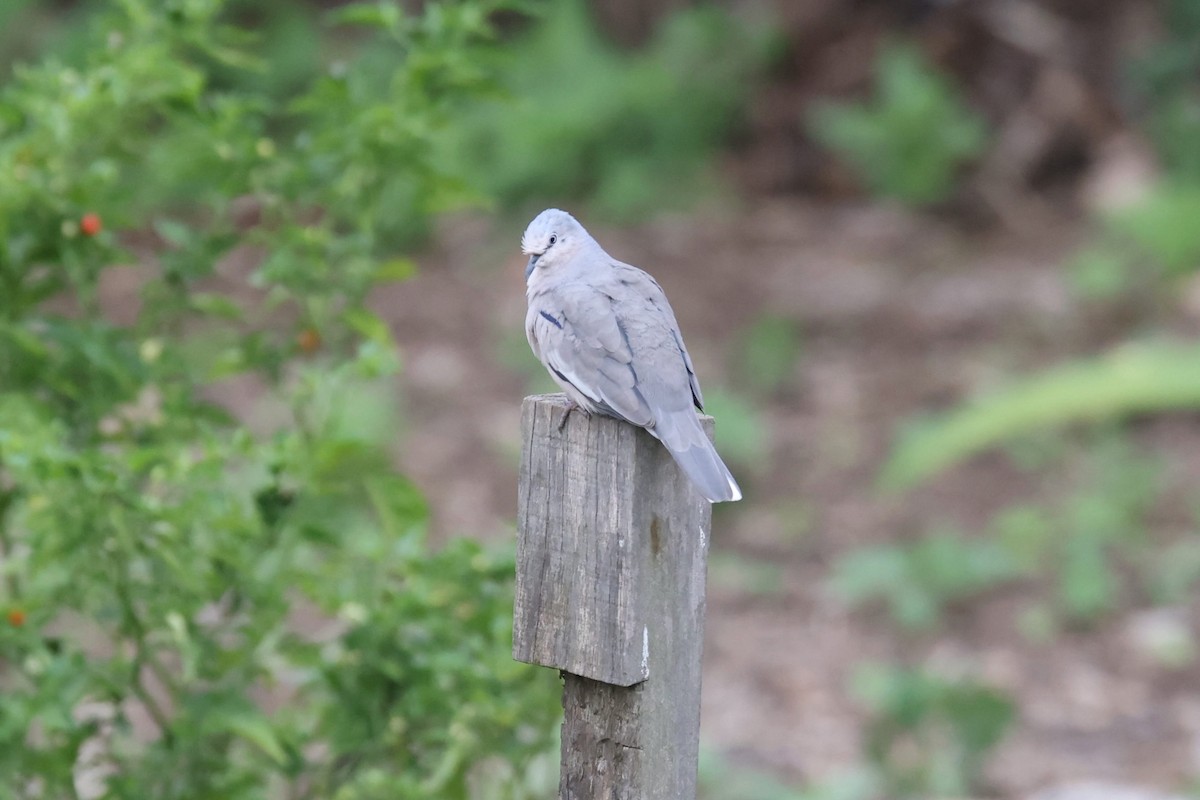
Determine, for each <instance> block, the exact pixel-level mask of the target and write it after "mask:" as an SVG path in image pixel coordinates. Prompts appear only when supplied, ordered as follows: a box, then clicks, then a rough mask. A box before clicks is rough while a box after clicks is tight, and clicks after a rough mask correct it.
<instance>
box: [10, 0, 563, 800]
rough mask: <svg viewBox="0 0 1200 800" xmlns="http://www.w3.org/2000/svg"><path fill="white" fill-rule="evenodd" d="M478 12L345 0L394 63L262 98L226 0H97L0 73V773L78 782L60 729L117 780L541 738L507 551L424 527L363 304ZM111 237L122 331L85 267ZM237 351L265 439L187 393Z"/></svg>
mask: <svg viewBox="0 0 1200 800" xmlns="http://www.w3.org/2000/svg"><path fill="white" fill-rule="evenodd" d="M489 7H490V5H489V4H488V3H486V2H482V1H481V2H474V1H473V0H464V2H461V3H454V4H441V5H436V6H430V7H429V9H428V10H427V12H426V13H425V14H424V15H422V16H408V15H406V14H403V13H402V12H400V11H399V9H398V7H396V6H392V5H390V4H386V3H385V4H357V5H351V6H347V7H345V8H344V9H343V10H342V12H341V15H342V16H341V18H342V19H343V20H346V19H350V18H353V19H355V20H357V21H358V22H359V23H361V24H363V25H365V26H366V29H368V30H370V31H374V33H373V34H372V36H373V37H374V38H371V39H370V41H371V42H372V44H370V45H364V46H365V47H367V49H366V50H365V51H364V52H367V53H373V52H379V51H382V52H387V53H390V55H389V58H388V59H387V60H385V62H386V64H388V66H387V68H386V69H382V70H380V69H379V68H378V65H379V63H381V62H379V61H377V60H373V59H374V58H375V56H371V57H370V58H368V57H366V56H364V57H363V58H350V59H348V60H347V61H346V62H345V63H344V64H343V65H342V66H341V67H340V68H339V69H338V70H335V71H332V72H327V73H323V74H320V75H317V76H315V77H314V78H313V79H312V80H311V81H308V82H306V83H303V85H301V86H300V87H299V89H298V90H297V91H296V92H295V93H294V94H291V95H289V96H287V97H286V98H284V100H278V99H277V98H276V97H275V96H274V95H273V94H272V93H278V92H287V91H288V90H287V89H286V88H281V87H286V86H287V81H276V80H264V81H261V82H257V81H254V80H245V81H231V80H228V77H229V75H231V74H239V73H242V72H248V71H258V72H259V73H261V72H262V71H267V70H270V69H271V68H272V66H271V64H270V63H268V62H264V61H261V60H259V59H258V58H257V56H256V53H255V49H254V46H255V42H254V40H253V39H252V37H250V35H249V34H248V33H247V32H246V31H244V30H241V29H238V28H236V27H233V26H232V25H230V24H229V23H228V22H227V19H228V18H227V16H226V15H225V9H224V6H223V4H222V3H221V2H219V1H218V0H188V2H168V3H160V2H157V0H119V2H114V3H111V4H108V5H106V6H105V7H104V9H103V11H102V12H100V13H99V14H98V16H97V17H96V24H95V26H94V27H92V28H90V29H89V32H88V34H87V38H86V46H85V47H83V48H81V49H80V51H79V53H78V55H77V56H76V57H73V60H72V61H71V62H70V63H64V62H62V61H59V60H56V59H47V60H44V61H43V62H42V63H39V64H36V65H26V66H21V67H18V68H17V69H16V70H15V72H14V77H13V79H12V80H11V82H9V83H8V84H7V85H5V86H3V88H0V611H3V612H4V617H3V618H2V619H0V674H2V675H3V690H4V696H5V702H4V703H3V704H2V705H0V794H3V796H5V797H13V798H18V799H19V798H26V797H30V798H31V797H39V798H71V797H74V796H75V785H74V783H75V776H74V772H75V770H76V768H77V767H79V766H83V765H82V764H81V763H80V759H81V756H82V754H83V751H84V746H85V743H94V744H95V745H97V746H98V747H99V751H98V752H99V753H100V755H99V756H97V757H96V758H97V764H96V765H97V766H98V767H99V768H100V771H101V772H102V773H104V776H103V777H98V778H97V779H98V780H101V781H103V783H104V784H105V785H106V786H107V794H106V795H105V796H106V797H113V798H138V800H142V799H143V798H181V799H182V798H187V799H188V800H197V799H202V798H214V800H215V799H216V798H220V799H221V800H237V798H260V797H264V796H276V795H278V796H289V797H294V798H309V797H312V798H316V797H323V798H324V797H330V798H337V799H338V800H352V799H357V798H361V799H363V800H366V799H367V798H384V797H386V798H405V797H412V798H418V797H421V798H424V797H441V798H466V797H469V796H472V791H473V790H472V788H471V787H472V785H473V782H474V783H478V776H479V774H480V772H481V770H490V771H489V773H488V774H493V775H499V776H500V777H499V778H498V779H497V780H494V781H492V782H491V783H492V787H491V791H492V792H493V793H492V794H491V795H490V796H492V797H501V796H504V797H513V798H517V797H525V796H527V794H526V792H525V788H524V785H525V779H524V776H523V774H522V770H518V769H512V768H509V769H507V770H497V769H496V768H494V767H489V765H492V764H495V763H496V761H497V759H499V760H500V761H501V762H503V763H508V764H522V763H524V762H526V761H528V760H529V759H530V758H532V757H534V756H535V755H536V754H538V753H541V752H543V751H545V749H546V748H547V747H549V746H551V738H552V734H551V728H552V725H553V720H554V716H555V710H556V707H557V702H556V698H555V686H554V681H553V679H552V678H550V679H547V678H546V676H542V675H538V674H537V673H536V672H535V671H534V670H529V669H525V668H523V667H520V666H519V665H515V664H513V663H512V661H511V659H510V657H509V648H510V643H509V641H508V640H509V637H510V632H509V630H510V629H509V625H510V613H511V597H510V591H511V589H510V585H509V581H510V576H511V573H512V568H513V567H512V562H511V557H510V556H507V555H496V554H489V553H487V552H485V551H483V550H481V549H480V548H479V547H478V546H477V545H473V544H468V543H464V542H456V543H452V544H450V545H448V546H446V547H445V548H444V549H441V550H434V549H433V548H431V547H430V546H429V545H428V544H427V543H426V542H425V539H424V528H425V525H426V522H427V517H428V512H427V509H426V508H425V504H424V501H423V499H422V498H421V496H420V494H419V493H418V492H417V490H416V489H415V488H414V487H413V486H412V485H411V484H410V483H409V482H408V481H407V480H405V479H404V478H403V477H401V476H399V475H397V474H396V473H395V472H394V471H393V469H392V467H391V464H390V462H391V454H390V453H389V452H388V451H387V442H388V441H389V437H390V436H391V434H392V433H393V431H394V430H395V426H396V424H397V420H396V419H395V411H394V408H395V404H394V400H393V392H392V388H391V380H392V377H391V376H393V375H394V374H395V372H396V370H397V368H398V357H397V354H396V352H395V348H394V346H393V344H392V342H391V338H390V335H389V333H388V329H387V326H386V325H385V324H384V323H383V322H382V321H380V320H378V319H376V318H375V317H373V316H372V315H371V314H370V313H369V312H368V311H367V310H366V309H365V308H364V305H363V301H364V298H365V297H366V294H367V292H368V291H369V290H370V289H371V288H372V287H373V286H374V285H376V284H377V283H379V282H380V281H384V280H393V279H396V278H398V277H402V276H403V275H404V274H406V273H407V272H408V271H409V270H408V265H407V262H405V261H403V260H398V259H397V258H396V256H395V247H396V245H397V243H398V242H399V241H402V240H403V236H404V234H405V231H406V230H407V228H408V227H409V226H410V225H411V224H413V221H414V220H416V219H420V218H422V215H424V214H426V213H428V212H430V211H431V210H434V209H435V208H436V207H438V206H439V205H440V204H442V203H446V202H451V201H452V199H453V198H455V197H457V196H459V190H458V185H459V181H458V180H457V179H456V178H455V177H454V176H453V175H447V174H445V173H444V172H443V171H440V170H439V169H437V168H436V167H435V165H434V164H433V158H432V150H433V148H432V143H433V141H434V140H435V139H436V138H437V137H438V136H439V133H440V131H442V130H443V128H444V126H445V124H446V121H447V119H448V118H449V116H450V114H451V113H452V111H453V109H454V108H456V107H457V106H458V105H459V104H461V103H463V102H465V101H466V100H467V99H469V98H470V97H473V96H475V95H476V94H477V93H478V92H479V91H480V90H481V89H482V88H483V86H484V84H485V83H486V81H484V79H483V76H482V74H481V73H480V72H479V70H478V68H477V66H476V64H477V63H478V59H477V58H476V57H475V56H474V55H473V53H474V51H475V49H476V48H478V47H480V46H482V45H483V43H484V42H485V40H486V38H487V35H488V31H487V27H486V25H485V23H484V20H485V18H486V14H487V11H488V9H489ZM363 35H364V36H366V34H363ZM371 48H377V50H372V49H371ZM256 74H257V73H256ZM218 75H219V76H220V79H219V80H218ZM247 208H250V209H252V210H253V211H254V214H253V216H255V217H257V218H258V219H259V220H260V221H259V222H257V223H253V222H250V223H248V222H245V221H244V220H243V221H239V219H240V217H241V216H242V215H244V212H245V210H246V209H247ZM151 232H152V233H151ZM135 242H136V243H138V251H137V252H129V251H127V250H126V249H125V245H126V244H131V243H135ZM238 258H241V259H243V260H248V261H249V262H251V263H250V264H248V268H250V267H252V268H253V272H252V276H251V278H250V281H249V283H250V285H249V286H241V287H238V288H237V289H236V292H235V294H233V295H231V296H226V295H223V294H219V293H217V292H216V291H215V289H214V287H216V286H220V285H221V283H219V282H217V281H216V280H214V279H215V278H217V273H216V265H217V264H218V263H220V262H222V261H225V260H229V259H234V260H236V259H238ZM135 261H140V262H141V263H142V276H143V277H142V280H143V284H142V286H141V313H140V314H138V316H137V319H136V322H134V323H133V324H132V325H130V326H118V325H115V324H113V323H112V322H110V321H109V320H108V318H107V317H106V312H107V310H108V309H105V308H103V307H102V305H101V303H100V302H99V300H98V288H99V286H100V284H101V282H102V281H104V280H105V278H106V275H107V273H108V272H109V271H110V270H111V269H112V265H114V264H119V263H131V262H135ZM222 278H223V280H224V281H225V283H226V284H227V285H228V284H230V283H232V282H233V281H234V279H232V278H230V277H229V276H228V275H224V276H222ZM260 301H261V303H262V304H263V307H261V308H260V307H257V306H252V305H250V304H251V303H252V302H254V303H257V302H260ZM64 310H65V311H64ZM264 310H267V311H270V312H271V317H270V324H267V323H266V319H265V317H264ZM232 375H239V376H244V377H247V378H249V379H252V380H253V381H256V382H258V383H260V384H262V385H264V386H266V387H268V389H267V391H268V393H269V394H270V396H271V397H272V399H273V402H274V403H275V405H277V407H278V408H279V409H280V410H279V412H278V413H277V414H276V416H275V418H273V419H272V420H271V421H270V422H271V426H270V427H271V429H272V430H274V431H275V432H274V433H273V434H271V435H269V436H265V437H259V436H256V435H254V434H253V433H252V432H251V431H250V430H248V429H247V428H245V427H243V426H242V425H241V424H239V423H238V422H237V421H236V420H234V419H232V418H231V417H230V415H229V414H228V413H227V412H226V411H225V410H224V409H222V408H220V407H217V406H215V405H212V404H211V403H209V402H208V401H206V400H205V399H204V397H205V394H204V390H205V389H206V388H207V387H208V386H209V385H210V384H211V383H212V382H213V381H215V380H217V379H220V378H224V377H228V376H232ZM271 709H275V710H271ZM144 719H146V720H148V722H145V723H143V722H141V721H140V720H144Z"/></svg>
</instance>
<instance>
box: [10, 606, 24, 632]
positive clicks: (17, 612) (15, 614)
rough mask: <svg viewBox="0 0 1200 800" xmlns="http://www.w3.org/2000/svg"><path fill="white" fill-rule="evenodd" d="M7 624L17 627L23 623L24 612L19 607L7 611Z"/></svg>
mask: <svg viewBox="0 0 1200 800" xmlns="http://www.w3.org/2000/svg"><path fill="white" fill-rule="evenodd" d="M8 624H9V625H12V626H13V627H14V628H19V627H21V626H22V625H24V624H25V612H24V611H23V610H22V609H20V608H14V609H12V610H10V611H9V612H8Z"/></svg>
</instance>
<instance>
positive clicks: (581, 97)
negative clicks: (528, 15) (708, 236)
mask: <svg viewBox="0 0 1200 800" xmlns="http://www.w3.org/2000/svg"><path fill="white" fill-rule="evenodd" d="M767 44H768V42H767V39H766V37H765V36H764V35H763V34H762V33H761V32H760V31H758V30H756V29H752V28H751V27H749V26H747V24H746V23H743V22H741V21H739V19H737V18H736V17H733V16H730V15H729V14H728V13H727V12H724V11H720V10H718V9H716V8H698V9H692V10H688V11H684V12H680V13H678V14H675V15H672V16H671V17H670V18H669V19H668V20H666V22H665V23H664V26H663V28H662V30H661V31H660V32H659V34H658V35H657V36H656V37H655V39H654V41H653V42H652V43H651V45H650V46H649V47H648V48H647V49H646V50H645V51H644V52H640V53H623V52H619V51H617V50H616V49H615V48H613V47H612V46H610V45H609V44H607V43H606V42H604V41H602V40H601V39H600V37H599V36H598V34H597V33H596V31H595V28H594V25H593V23H592V22H591V20H590V18H589V16H588V12H587V10H586V8H585V6H584V3H583V2H581V1H580V0H566V1H564V2H560V3H556V4H554V6H553V7H552V10H551V11H550V12H549V13H548V14H547V16H546V18H545V19H544V20H543V21H542V23H541V24H539V25H538V26H536V27H535V28H534V29H532V30H531V31H530V32H529V33H528V34H526V35H524V36H523V37H522V38H520V39H519V40H518V41H516V42H514V44H513V46H512V47H511V48H509V49H508V50H507V51H506V53H505V54H504V57H503V58H502V59H500V60H498V61H497V62H496V64H495V70H496V72H497V73H498V76H499V77H498V81H499V83H500V85H501V86H502V87H503V88H504V90H505V92H506V93H507V94H508V95H509V97H508V98H507V102H503V103H495V104H492V105H490V106H486V107H483V108H480V109H478V110H477V111H476V112H475V113H472V114H470V115H468V116H466V117H464V120H463V124H462V125H461V126H460V127H459V128H458V134H459V136H458V138H457V140H456V141H454V142H453V143H452V144H451V146H450V147H449V148H448V150H449V152H448V153H447V155H446V158H447V160H449V161H453V162H461V163H463V164H466V165H468V166H469V170H470V172H471V173H473V174H475V175H477V176H478V177H479V179H480V181H481V182H482V185H483V188H484V189H485V190H486V191H488V192H489V194H492V195H494V196H496V197H498V198H499V199H500V200H501V202H503V203H504V204H505V205H508V206H511V205H520V204H521V203H524V202H527V201H532V200H536V201H537V203H538V204H539V205H545V198H547V197H551V198H553V197H559V198H562V199H563V200H568V199H576V198H578V199H583V200H586V201H588V202H589V203H590V204H591V206H592V208H593V212H594V213H596V214H599V215H604V216H608V217H610V218H613V219H622V220H633V219H639V218H641V217H642V216H644V215H645V214H646V213H648V212H652V211H655V210H658V209H659V207H660V206H662V205H676V206H678V205H681V204H684V203H686V202H688V201H690V200H692V199H694V197H695V195H696V194H697V192H698V191H701V190H702V189H703V188H704V184H705V181H706V180H707V179H708V178H707V176H706V175H705V174H704V173H703V171H702V167H703V165H704V162H705V160H706V159H707V158H708V157H709V156H710V155H711V154H712V152H713V151H714V150H715V148H716V147H717V145H718V144H720V143H721V142H722V140H723V139H724V138H725V136H726V135H727V134H728V132H729V130H730V128H731V127H732V125H733V124H734V123H735V122H736V120H737V119H738V116H739V114H740V111H741V107H742V104H743V103H744V101H745V97H746V85H747V83H748V82H749V81H750V80H751V79H752V78H753V76H754V75H755V73H756V72H757V71H758V70H759V68H760V67H761V65H762V64H763V61H764V59H765V57H766V55H767V49H768V48H767ZM681 86H687V91H680V87H681Z"/></svg>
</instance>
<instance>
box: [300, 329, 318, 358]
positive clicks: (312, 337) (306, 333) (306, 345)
mask: <svg viewBox="0 0 1200 800" xmlns="http://www.w3.org/2000/svg"><path fill="white" fill-rule="evenodd" d="M296 346H297V347H299V348H300V352H302V353H306V354H308V355H312V354H313V353H315V352H317V351H318V350H320V349H321V334H319V333H317V332H316V330H314V329H313V328H305V329H304V330H302V331H300V335H299V336H297V337H296Z"/></svg>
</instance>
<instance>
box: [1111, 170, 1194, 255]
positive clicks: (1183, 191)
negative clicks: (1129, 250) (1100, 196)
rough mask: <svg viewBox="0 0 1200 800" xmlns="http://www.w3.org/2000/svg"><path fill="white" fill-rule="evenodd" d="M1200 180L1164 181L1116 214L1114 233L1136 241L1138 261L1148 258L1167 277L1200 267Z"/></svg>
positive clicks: (1123, 238)
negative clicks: (1143, 198) (1189, 181)
mask: <svg viewBox="0 0 1200 800" xmlns="http://www.w3.org/2000/svg"><path fill="white" fill-rule="evenodd" d="M1197 219H1200V184H1194V185H1193V184H1186V183H1179V184H1172V183H1162V184H1160V185H1158V186H1157V187H1155V190H1154V192H1153V193H1151V194H1150V196H1149V197H1147V198H1146V199H1145V200H1144V201H1142V202H1141V203H1138V204H1137V205H1135V206H1132V207H1130V208H1128V209H1124V210H1122V211H1119V212H1115V213H1114V214H1112V216H1111V218H1110V219H1109V221H1108V225H1109V228H1110V231H1111V235H1113V236H1115V237H1118V238H1119V240H1121V241H1127V242H1129V243H1130V244H1132V245H1133V250H1134V255H1135V258H1137V263H1139V264H1143V265H1144V264H1145V261H1146V259H1147V258H1149V260H1150V262H1151V263H1152V264H1154V265H1155V266H1156V267H1157V268H1158V269H1159V270H1161V272H1162V273H1163V274H1164V275H1165V276H1166V277H1176V276H1179V275H1187V274H1190V273H1193V272H1195V271H1196V270H1198V269H1200V227H1198V226H1197V225H1196V220H1197Z"/></svg>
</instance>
